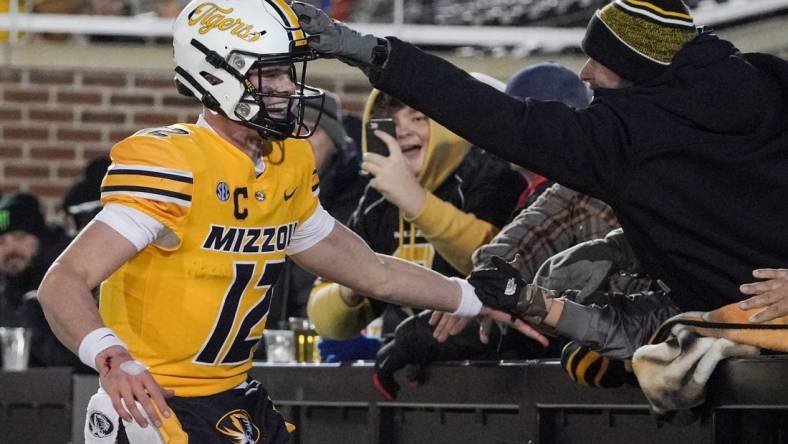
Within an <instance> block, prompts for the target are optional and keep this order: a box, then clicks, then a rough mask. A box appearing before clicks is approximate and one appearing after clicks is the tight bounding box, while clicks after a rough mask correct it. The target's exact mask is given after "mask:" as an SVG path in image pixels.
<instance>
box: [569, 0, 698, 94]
mask: <svg viewBox="0 0 788 444" xmlns="http://www.w3.org/2000/svg"><path fill="white" fill-rule="evenodd" d="M697 34H698V32H697V29H696V27H695V23H694V22H693V21H692V16H691V15H690V13H689V10H688V9H687V7H686V6H685V5H684V3H683V2H682V1H681V0H649V1H643V0H615V1H613V2H611V3H609V4H608V5H607V6H605V7H604V8H602V9H600V10H598V11H597V12H596V13H595V14H594V16H593V17H592V18H591V21H590V22H589V23H588V27H587V28H586V34H585V37H584V38H583V42H582V47H583V51H585V53H586V55H588V56H589V57H591V58H592V59H594V60H596V61H597V62H599V63H601V64H603V65H605V66H606V67H608V68H610V69H611V70H613V72H615V73H616V74H618V75H619V76H621V77H623V78H625V79H627V80H630V81H633V82H636V83H640V82H644V81H647V80H649V79H653V78H655V77H658V76H659V75H660V74H662V73H663V72H664V71H665V69H667V67H668V66H670V63H671V61H672V60H673V56H675V55H676V53H677V52H679V50H680V49H681V47H682V46H684V45H685V44H686V43H688V42H689V41H690V40H692V39H694V38H695V36H696V35H697Z"/></svg>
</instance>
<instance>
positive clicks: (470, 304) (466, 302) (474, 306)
mask: <svg viewBox="0 0 788 444" xmlns="http://www.w3.org/2000/svg"><path fill="white" fill-rule="evenodd" d="M449 279H451V280H452V281H454V282H456V283H457V285H459V286H460V306H459V307H457V309H456V310H454V313H452V314H453V315H455V316H462V317H465V318H470V317H473V316H477V315H478V314H479V312H481V311H482V301H480V300H479V298H478V296H476V290H474V288H473V285H471V284H470V282H468V281H466V280H465V279H460V278H456V277H453V278H449Z"/></svg>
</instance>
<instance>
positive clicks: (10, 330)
mask: <svg viewBox="0 0 788 444" xmlns="http://www.w3.org/2000/svg"><path fill="white" fill-rule="evenodd" d="M30 336H31V333H30V330H29V329H27V328H24V327H0V345H1V348H2V351H3V370H6V371H17V372H18V371H24V370H27V365H28V362H29V360H30Z"/></svg>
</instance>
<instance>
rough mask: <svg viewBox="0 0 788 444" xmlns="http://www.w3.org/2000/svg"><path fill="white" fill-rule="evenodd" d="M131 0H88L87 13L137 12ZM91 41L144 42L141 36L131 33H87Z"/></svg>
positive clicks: (111, 14)
mask: <svg viewBox="0 0 788 444" xmlns="http://www.w3.org/2000/svg"><path fill="white" fill-rule="evenodd" d="M135 6H136V3H134V2H133V0H88V13H90V14H93V15H106V16H126V17H130V16H133V15H135V14H136V13H137V10H136V7H135ZM88 39H89V40H90V42H92V43H144V42H145V39H144V38H143V37H137V36H131V35H105V34H95V35H89V36H88Z"/></svg>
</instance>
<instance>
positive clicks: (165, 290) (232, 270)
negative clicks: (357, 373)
mask: <svg viewBox="0 0 788 444" xmlns="http://www.w3.org/2000/svg"><path fill="white" fill-rule="evenodd" d="M111 157H112V165H111V166H110V168H109V170H108V172H107V175H106V176H105V178H104V182H103V183H102V188H101V201H102V203H103V204H104V205H105V206H106V205H107V204H121V205H125V206H128V207H132V208H134V209H137V210H139V211H142V212H144V213H146V214H148V215H150V216H152V217H153V218H155V219H156V220H158V221H159V222H161V223H162V224H164V225H165V226H166V227H167V228H169V230H171V231H172V233H174V234H175V235H176V236H177V237H178V239H179V241H180V242H179V243H178V244H177V245H175V246H172V247H162V246H160V245H156V243H155V242H154V243H153V244H150V245H148V246H147V247H146V248H144V249H143V250H142V251H140V252H139V254H137V255H136V256H135V257H134V258H132V259H131V260H130V261H128V262H127V263H126V264H124V265H123V266H122V267H121V268H119V269H118V270H117V271H116V272H115V273H114V274H112V276H110V277H109V279H107V280H106V281H105V282H104V283H102V285H101V296H100V302H99V304H100V312H101V316H102V318H103V320H104V322H105V323H106V324H107V326H109V327H110V328H112V329H113V330H114V331H115V332H116V333H117V334H118V336H119V337H120V338H121V339H123V341H125V342H126V344H128V346H129V349H130V351H131V354H132V356H134V357H135V358H136V359H138V360H140V361H142V362H143V363H145V364H146V365H147V366H149V367H150V371H151V373H152V374H153V376H154V378H155V379H156V380H157V381H158V382H159V384H161V385H162V386H164V387H166V388H169V389H173V390H175V393H176V395H178V396H205V395H210V394H214V393H218V392H220V391H224V390H228V389H230V388H232V387H234V386H236V385H238V384H240V383H241V382H243V381H244V380H245V379H246V372H247V371H248V370H249V368H250V367H251V355H252V352H253V349H254V348H255V347H256V345H257V343H258V340H259V338H260V337H261V335H262V332H263V329H264V327H265V320H266V317H267V314H268V309H269V307H270V305H271V299H270V294H267V293H268V290H269V288H270V287H271V286H272V285H273V284H274V283H275V282H276V280H277V277H278V275H279V273H280V271H281V270H282V268H283V265H284V260H285V249H286V247H287V245H288V244H289V242H290V239H291V237H292V235H293V233H294V231H295V229H296V227H298V226H299V225H300V224H303V223H304V222H305V221H306V220H307V219H308V218H309V217H310V216H311V215H312V214H313V212H314V211H315V208H316V207H317V204H318V200H317V194H318V192H319V189H318V186H319V184H318V179H317V174H316V172H315V166H314V158H313V157H312V151H311V148H310V146H309V144H308V143H307V142H305V141H302V140H287V141H285V142H284V143H281V144H276V143H275V144H274V149H273V151H272V153H271V154H269V155H268V156H266V158H265V169H264V171H263V173H262V174H260V175H259V177H258V175H257V174H256V171H255V168H254V164H253V163H252V161H251V160H250V159H249V157H248V156H247V155H246V154H244V153H243V152H241V151H240V150H239V149H237V148H236V147H234V146H233V145H231V144H230V143H229V142H227V141H225V140H224V139H222V138H221V137H220V136H219V135H217V134H216V133H215V132H214V131H213V130H211V129H209V128H204V127H199V126H197V125H181V124H178V125H172V126H169V127H165V128H157V129H151V130H143V131H140V132H138V133H137V134H135V135H133V136H131V137H129V138H127V139H125V140H123V141H121V142H120V143H118V144H117V145H115V146H114V147H113V148H112V152H111Z"/></svg>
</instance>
